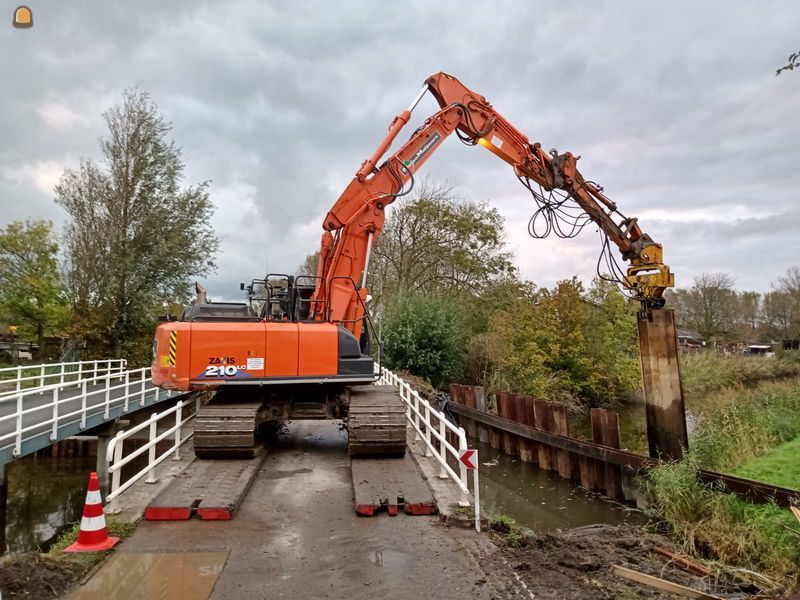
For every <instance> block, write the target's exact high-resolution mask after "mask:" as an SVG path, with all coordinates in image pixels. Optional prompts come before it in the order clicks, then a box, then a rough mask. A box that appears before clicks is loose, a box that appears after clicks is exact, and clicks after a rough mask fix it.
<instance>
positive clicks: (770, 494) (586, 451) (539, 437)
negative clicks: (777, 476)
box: [447, 402, 800, 507]
mask: <svg viewBox="0 0 800 600" xmlns="http://www.w3.org/2000/svg"><path fill="white" fill-rule="evenodd" d="M447 408H448V410H450V412H453V413H455V414H458V415H461V416H464V417H467V418H469V419H474V420H475V421H478V422H479V423H483V424H485V425H489V426H490V427H495V428H497V429H500V430H502V431H505V432H508V433H513V434H515V435H519V436H521V437H524V438H526V439H529V440H533V441H535V442H540V443H544V444H547V445H549V446H552V447H554V448H559V449H561V450H568V451H569V452H574V453H575V454H580V455H582V456H588V457H589V458H594V459H597V460H602V461H603V462H606V463H610V464H613V465H620V466H623V467H629V468H631V469H634V470H641V469H650V468H653V467H656V466H658V465H660V464H662V463H661V462H660V461H658V460H656V459H654V458H649V457H647V456H642V455H641V454H635V453H633V452H628V451H627V450H617V449H616V448H609V447H608V446H603V445H601V444H595V443H594V442H589V441H585V440H578V439H575V438H571V437H567V436H563V435H558V434H556V433H550V432H548V431H544V430H543V429H539V428H538V427H532V426H530V425H523V424H522V423H517V422H515V421H510V420H508V419H504V418H503V417H498V416H496V415H491V414H488V413H484V412H481V411H478V410H475V409H474V408H469V407H468V406H463V405H461V404H455V403H453V402H450V403H448V404H447ZM698 475H699V478H700V480H701V481H702V482H703V483H706V484H712V485H717V486H721V487H722V488H723V489H724V490H727V491H730V492H733V493H735V494H738V495H740V496H744V497H746V498H747V499H749V500H751V501H754V502H770V501H772V500H774V501H775V503H776V504H778V505H779V506H787V507H788V506H790V505H792V504H796V503H797V502H798V501H800V491H798V490H792V489H788V488H783V487H779V486H775V485H769V484H766V483H760V482H758V481H751V480H749V479H742V478H741V477H734V476H733V475H727V474H725V473H716V472H714V471H707V470H705V469H700V470H699V472H698Z"/></svg>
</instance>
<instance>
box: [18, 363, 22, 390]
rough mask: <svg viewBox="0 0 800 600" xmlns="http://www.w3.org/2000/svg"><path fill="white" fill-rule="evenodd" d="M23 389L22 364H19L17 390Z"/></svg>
mask: <svg viewBox="0 0 800 600" xmlns="http://www.w3.org/2000/svg"><path fill="white" fill-rule="evenodd" d="M21 389H22V365H18V366H17V391H20V390H21Z"/></svg>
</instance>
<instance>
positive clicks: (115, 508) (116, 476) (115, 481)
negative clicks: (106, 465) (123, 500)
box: [106, 440, 125, 514]
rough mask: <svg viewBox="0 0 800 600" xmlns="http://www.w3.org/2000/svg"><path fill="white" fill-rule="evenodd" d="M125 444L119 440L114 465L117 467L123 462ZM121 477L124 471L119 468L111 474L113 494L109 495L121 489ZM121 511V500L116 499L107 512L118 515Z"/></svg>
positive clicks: (115, 450)
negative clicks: (123, 446)
mask: <svg viewBox="0 0 800 600" xmlns="http://www.w3.org/2000/svg"><path fill="white" fill-rule="evenodd" d="M124 443H125V440H117V445H116V446H114V465H115V466H116V465H117V464H119V461H121V460H122V445H123V444H124ZM121 476H122V469H119V468H118V469H115V470H114V472H113V473H112V474H111V492H109V493H111V494H113V493H114V492H116V491H117V490H118V489H119V482H120V481H119V480H120V477H121ZM120 511H121V508H120V506H119V500H118V499H117V498H114V499H113V500H112V501H111V504H110V505H109V507H108V510H107V511H106V512H109V513H111V514H117V513H119V512H120Z"/></svg>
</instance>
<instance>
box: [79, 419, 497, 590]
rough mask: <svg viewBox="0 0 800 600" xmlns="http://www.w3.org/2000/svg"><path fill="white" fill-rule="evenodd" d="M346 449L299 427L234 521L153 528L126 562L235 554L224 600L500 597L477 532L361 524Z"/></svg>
mask: <svg viewBox="0 0 800 600" xmlns="http://www.w3.org/2000/svg"><path fill="white" fill-rule="evenodd" d="M346 447H347V441H346V437H345V435H344V433H343V432H342V431H340V427H339V424H338V423H336V422H318V421H306V422H296V423H293V424H292V425H291V427H290V428H289V433H288V436H287V437H285V438H284V439H282V440H281V441H280V442H279V443H278V444H277V445H276V446H275V447H274V448H273V449H272V450H271V451H270V453H269V455H268V456H267V459H266V461H265V462H264V464H263V465H262V468H261V470H260V472H259V474H258V477H257V478H256V480H255V482H254V483H253V486H252V488H251V489H250V492H249V494H248V496H247V498H246V499H245V500H244V502H243V503H242V506H241V508H240V510H239V512H238V513H237V515H236V516H235V517H234V519H233V520H232V521H224V522H203V521H198V520H190V521H182V522H144V523H142V524H141V525H140V526H139V528H138V529H137V531H136V532H135V533H134V535H133V536H132V537H131V538H129V539H128V540H126V541H125V542H124V543H123V544H121V545H120V549H119V554H118V556H121V557H123V558H124V555H125V554H133V553H161V552H179V553H191V552H227V553H228V560H227V562H226V563H225V566H224V568H223V570H222V572H221V573H220V575H219V578H218V580H217V582H216V585H215V587H214V591H213V593H212V595H211V597H212V598H216V599H229V598H231V599H232V598H276V599H278V598H286V599H300V598H310V597H314V598H382V599H383V598H385V599H392V598H414V597H416V598H453V597H457V596H466V597H470V598H490V597H492V592H491V591H490V590H489V589H488V588H487V587H486V586H485V585H484V582H485V577H484V575H483V573H482V572H481V570H480V568H479V567H478V565H477V563H476V562H475V561H474V559H473V558H472V554H471V553H470V552H468V551H467V549H466V548H467V545H469V544H471V543H474V542H473V540H472V539H471V537H474V534H472V533H471V532H466V531H461V530H452V529H447V528H444V527H442V526H441V525H440V524H439V522H438V520H437V519H436V518H435V517H411V516H407V515H398V516H396V517H389V516H388V515H380V516H377V517H371V518H369V517H358V516H356V514H355V511H354V507H353V489H352V481H351V477H350V467H349V458H348V456H347V452H346ZM104 571H105V567H104V568H103V569H101V570H100V571H99V572H98V573H97V574H96V575H95V578H97V577H101V578H102V577H103V576H105V574H104ZM162 576H163V577H167V578H169V577H185V575H181V574H179V573H177V572H175V573H165V574H164V575H162ZM197 597H199V596H197ZM186 598H189V596H186Z"/></svg>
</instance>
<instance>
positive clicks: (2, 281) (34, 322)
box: [0, 221, 67, 348]
mask: <svg viewBox="0 0 800 600" xmlns="http://www.w3.org/2000/svg"><path fill="white" fill-rule="evenodd" d="M52 227H53V225H52V223H50V222H49V221H26V222H25V223H22V222H20V221H15V222H13V223H10V224H9V225H8V226H7V227H6V228H5V229H4V230H0V306H2V309H3V313H4V314H5V317H6V318H7V319H9V324H13V325H18V326H19V327H20V332H21V335H23V336H25V337H27V336H35V338H36V340H37V342H38V344H39V348H43V343H44V336H45V334H46V333H48V332H49V331H51V330H53V329H54V328H58V327H59V326H60V325H61V324H63V321H64V318H65V315H66V304H67V301H66V296H65V289H64V286H63V285H62V282H61V278H60V276H59V273H58V263H57V260H56V256H57V254H58V244H57V243H56V241H55V240H54V238H53V234H52Z"/></svg>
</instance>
